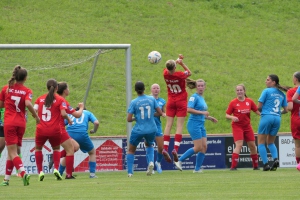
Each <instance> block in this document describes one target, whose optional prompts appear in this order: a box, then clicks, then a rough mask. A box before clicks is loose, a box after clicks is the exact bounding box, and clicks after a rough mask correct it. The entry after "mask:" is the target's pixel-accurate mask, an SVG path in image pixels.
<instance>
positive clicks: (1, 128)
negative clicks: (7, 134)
mask: <svg viewBox="0 0 300 200" xmlns="http://www.w3.org/2000/svg"><path fill="white" fill-rule="evenodd" d="M0 137H4V131H3V126H2V125H1V126H0Z"/></svg>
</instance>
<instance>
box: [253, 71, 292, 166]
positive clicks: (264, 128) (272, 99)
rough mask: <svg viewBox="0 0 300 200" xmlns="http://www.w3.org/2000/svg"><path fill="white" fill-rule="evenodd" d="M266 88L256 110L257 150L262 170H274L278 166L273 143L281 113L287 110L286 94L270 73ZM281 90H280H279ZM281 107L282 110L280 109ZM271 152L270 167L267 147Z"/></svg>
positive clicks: (277, 79) (276, 153) (275, 148)
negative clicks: (257, 116)
mask: <svg viewBox="0 0 300 200" xmlns="http://www.w3.org/2000/svg"><path fill="white" fill-rule="evenodd" d="M265 83H266V86H267V88H266V89H264V90H263V91H262V93H261V95H260V97H259V99H258V105H257V107H258V110H259V111H260V112H261V117H260V122H259V126H258V142H257V143H258V151H259V155H260V157H261V159H262V161H263V164H264V167H263V171H269V170H271V171H276V170H277V167H279V161H278V152H277V147H276V146H275V144H274V141H275V139H276V135H277V132H278V130H279V128H280V122H281V114H285V113H287V112H288V110H287V100H286V96H285V94H284V93H283V92H282V91H287V89H286V88H285V87H283V86H281V85H279V78H278V76H277V75H275V74H270V75H269V76H268V77H267V79H266V82H265ZM280 90H282V91H280ZM281 107H283V110H281ZM265 144H267V146H268V149H269V151H270V153H271V156H272V158H273V159H274V162H273V164H272V166H271V167H270V165H269V163H268V156H267V149H266V146H265Z"/></svg>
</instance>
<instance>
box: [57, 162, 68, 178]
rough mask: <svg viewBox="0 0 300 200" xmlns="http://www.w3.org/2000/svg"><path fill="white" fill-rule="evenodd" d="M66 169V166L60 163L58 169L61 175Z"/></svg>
mask: <svg viewBox="0 0 300 200" xmlns="http://www.w3.org/2000/svg"><path fill="white" fill-rule="evenodd" d="M65 169H66V166H62V165H61V164H60V165H59V167H58V171H59V173H60V175H61V176H62V175H63V174H64V171H65Z"/></svg>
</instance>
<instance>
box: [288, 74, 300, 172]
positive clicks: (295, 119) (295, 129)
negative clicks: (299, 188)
mask: <svg viewBox="0 0 300 200" xmlns="http://www.w3.org/2000/svg"><path fill="white" fill-rule="evenodd" d="M293 83H294V85H295V87H293V88H291V89H289V90H288V91H287V93H286V99H287V102H288V106H287V109H288V110H289V111H291V132H292V136H293V138H294V141H295V156H296V162H297V169H298V170H299V171H300V104H299V103H300V98H299V97H298V98H297V99H296V100H295V102H293V96H294V94H295V93H296V91H297V89H298V87H299V86H300V72H295V73H294V74H293Z"/></svg>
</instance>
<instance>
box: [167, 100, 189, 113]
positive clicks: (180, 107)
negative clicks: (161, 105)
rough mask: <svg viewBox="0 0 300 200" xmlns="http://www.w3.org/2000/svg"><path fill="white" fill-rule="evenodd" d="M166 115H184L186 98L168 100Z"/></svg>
mask: <svg viewBox="0 0 300 200" xmlns="http://www.w3.org/2000/svg"><path fill="white" fill-rule="evenodd" d="M166 115H167V116H168V117H175V116H177V117H186V115H187V100H181V101H172V100H168V102H167V105H166Z"/></svg>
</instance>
